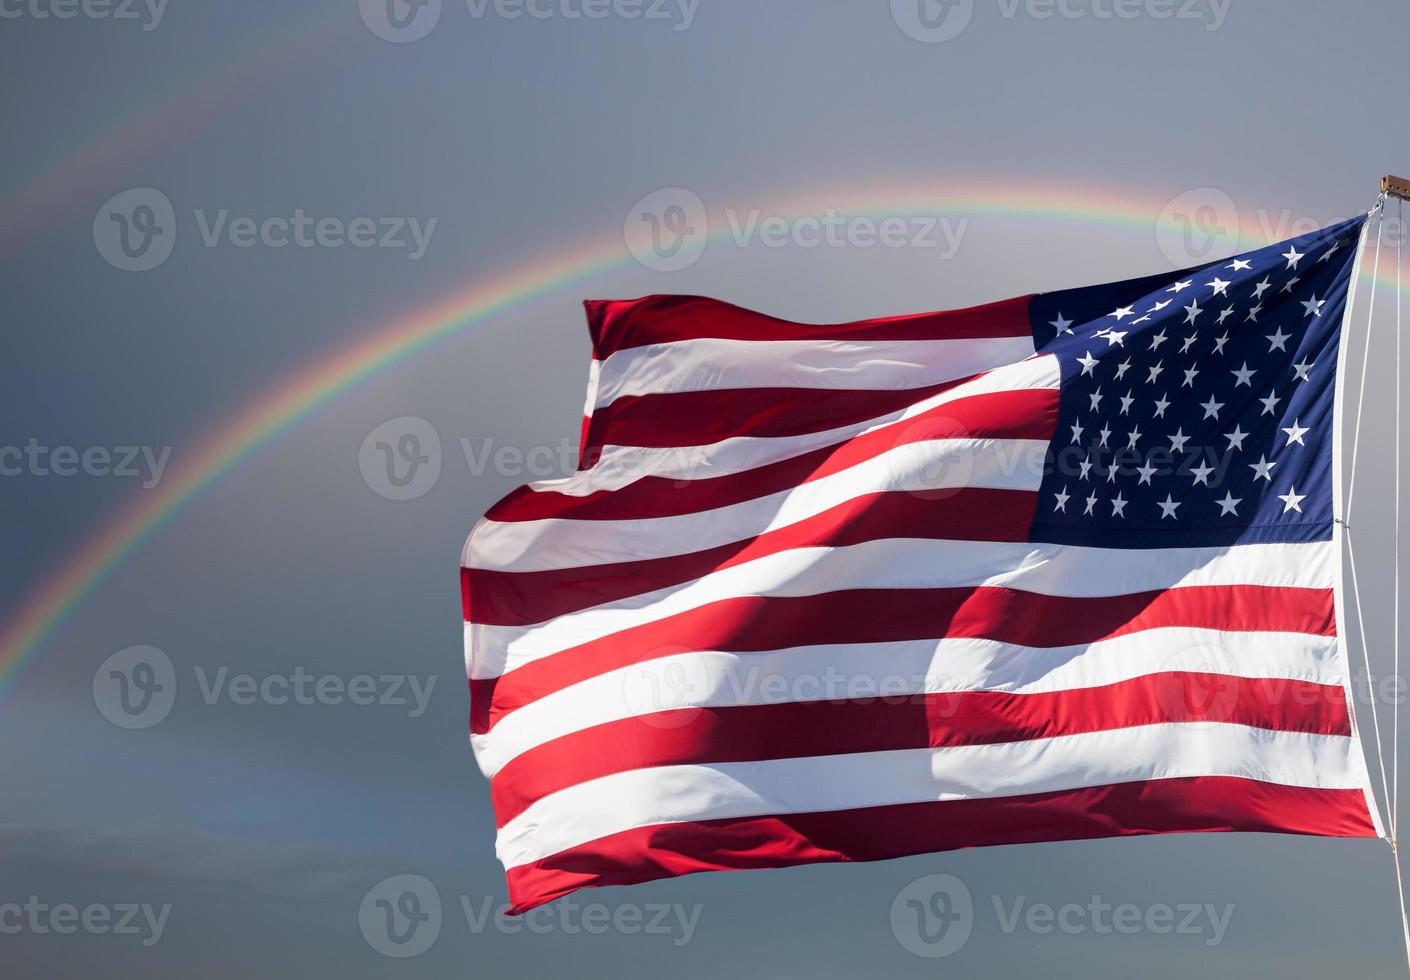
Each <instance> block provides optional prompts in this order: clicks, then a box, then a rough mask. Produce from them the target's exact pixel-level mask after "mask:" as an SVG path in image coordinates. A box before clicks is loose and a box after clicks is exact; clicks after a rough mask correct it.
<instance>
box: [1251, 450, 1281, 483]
mask: <svg viewBox="0 0 1410 980" xmlns="http://www.w3.org/2000/svg"><path fill="white" fill-rule="evenodd" d="M1248 465H1249V468H1250V469H1252V470H1253V478H1254V479H1255V480H1267V481H1268V482H1269V483H1272V482H1273V467H1275V466H1277V465H1278V464H1277V463H1276V462H1273V463H1270V462H1268V457H1267V455H1263V456H1262V457H1260V458H1259V460H1258V462H1256V463H1249V464H1248Z"/></svg>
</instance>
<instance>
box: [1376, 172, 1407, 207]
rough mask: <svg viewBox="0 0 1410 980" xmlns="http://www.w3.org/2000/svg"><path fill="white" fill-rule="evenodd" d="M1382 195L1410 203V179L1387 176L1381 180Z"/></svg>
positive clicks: (1392, 175)
mask: <svg viewBox="0 0 1410 980" xmlns="http://www.w3.org/2000/svg"><path fill="white" fill-rule="evenodd" d="M1381 193H1382V194H1388V195H1390V196H1391V197H1398V198H1400V199H1401V200H1402V201H1410V179H1406V178H1405V177H1397V176H1395V175H1394V174H1386V175H1385V176H1384V177H1382V178H1381Z"/></svg>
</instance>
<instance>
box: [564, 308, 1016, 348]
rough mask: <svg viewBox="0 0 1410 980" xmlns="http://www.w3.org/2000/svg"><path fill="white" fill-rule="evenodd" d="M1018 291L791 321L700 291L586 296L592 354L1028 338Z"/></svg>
mask: <svg viewBox="0 0 1410 980" xmlns="http://www.w3.org/2000/svg"><path fill="white" fill-rule="evenodd" d="M1030 298H1031V297H1029V296H1020V297H1017V298H1014V299H1006V300H1001V301H1000V302H997V303H989V304H986V305H984V306H974V307H970V308H969V309H964V310H946V311H944V312H939V313H917V314H912V315H907V316H890V317H880V318H878V319H874V320H857V321H855V322H852V323H840V324H809V323H794V322H792V321H789V320H780V319H778V318H777V317H772V316H765V315H764V314H762V313H755V312H754V311H752V310H746V309H743V308H741V307H738V306H734V305H732V304H730V303H722V302H720V301H719V300H716V299H708V298H706V297H703V296H645V297H642V298H641V299H628V300H588V301H586V302H585V303H583V307H584V308H585V309H586V310H587V318H588V332H589V333H590V334H591V336H592V350H593V357H595V358H597V359H598V360H599V361H602V360H606V359H607V358H608V357H610V356H611V355H612V354H615V353H616V352H617V351H620V350H626V349H628V348H631V347H644V346H646V345H648V344H669V343H674V342H676V341H680V340H699V339H701V338H704V337H711V338H716V339H720V340H851V341H882V340H965V339H977V338H984V337H1028V336H1032V327H1031V326H1030V324H1029V319H1028V301H1029V299H1030Z"/></svg>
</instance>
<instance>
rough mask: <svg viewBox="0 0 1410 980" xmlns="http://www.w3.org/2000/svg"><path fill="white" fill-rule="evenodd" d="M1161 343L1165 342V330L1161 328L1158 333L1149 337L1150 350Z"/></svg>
mask: <svg viewBox="0 0 1410 980" xmlns="http://www.w3.org/2000/svg"><path fill="white" fill-rule="evenodd" d="M1163 343H1165V331H1164V330H1162V331H1161V332H1160V333H1158V334H1156V335H1155V336H1153V337H1152V338H1151V350H1155V349H1156V348H1157V347H1159V346H1160V345H1161V344H1163Z"/></svg>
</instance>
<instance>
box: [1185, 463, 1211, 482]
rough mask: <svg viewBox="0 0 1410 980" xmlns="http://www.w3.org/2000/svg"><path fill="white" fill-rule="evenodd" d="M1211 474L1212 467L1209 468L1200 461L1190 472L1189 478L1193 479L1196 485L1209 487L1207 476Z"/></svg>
mask: <svg viewBox="0 0 1410 980" xmlns="http://www.w3.org/2000/svg"><path fill="white" fill-rule="evenodd" d="M1213 472H1214V467H1212V466H1210V465H1209V464H1208V463H1206V462H1205V461H1204V460H1200V464H1199V465H1198V466H1196V467H1195V468H1194V469H1192V470H1190V476H1192V477H1194V478H1195V482H1196V483H1203V484H1204V485H1205V486H1209V474H1211V473H1213Z"/></svg>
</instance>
